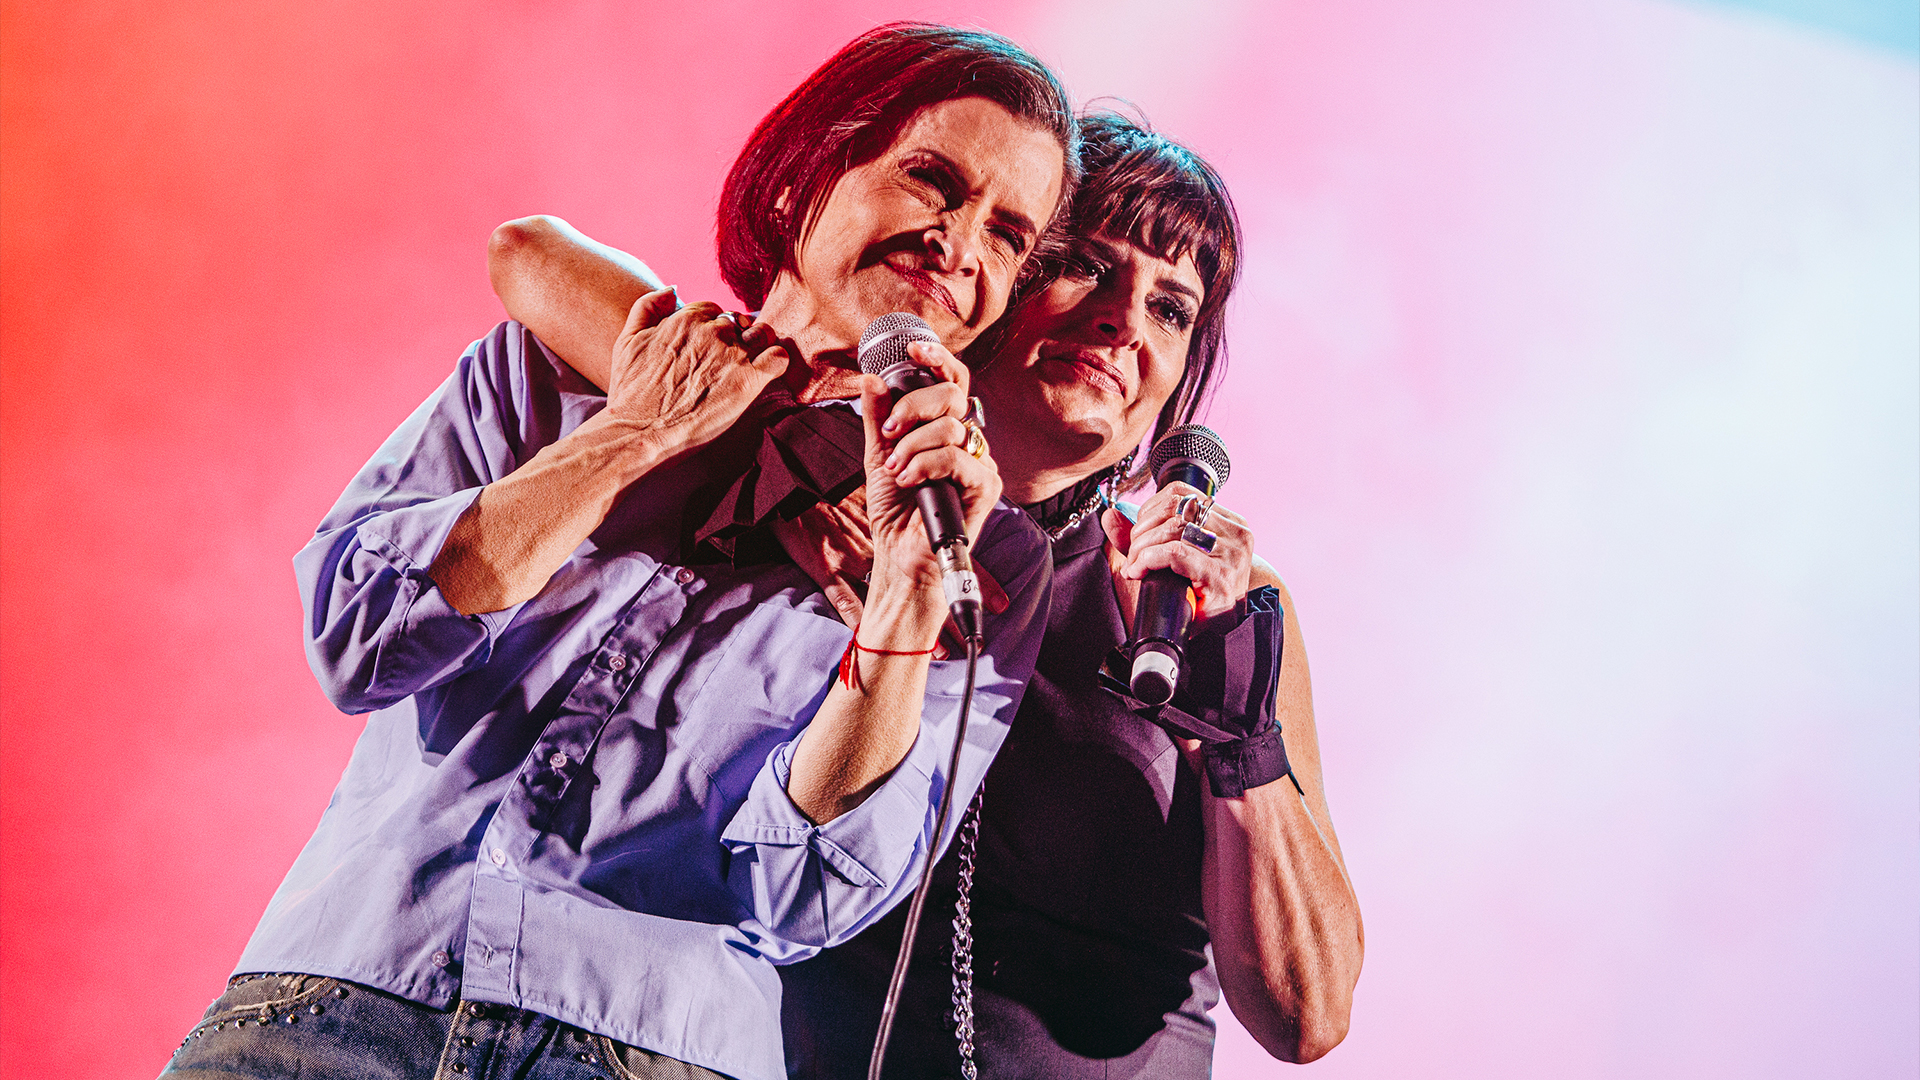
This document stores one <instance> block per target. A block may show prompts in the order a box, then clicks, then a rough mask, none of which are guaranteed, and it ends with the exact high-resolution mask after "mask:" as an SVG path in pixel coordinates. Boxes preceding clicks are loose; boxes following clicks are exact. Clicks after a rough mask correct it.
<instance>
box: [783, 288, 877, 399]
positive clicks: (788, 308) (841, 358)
mask: <svg viewBox="0 0 1920 1080" xmlns="http://www.w3.org/2000/svg"><path fill="white" fill-rule="evenodd" d="M819 315H820V312H819V309H818V308H817V306H816V305H815V304H814V303H813V301H812V298H811V297H809V296H808V295H807V293H806V291H805V290H804V289H801V288H799V287H798V284H797V283H796V282H795V281H794V280H793V277H792V275H790V274H781V275H780V277H779V278H778V279H777V280H776V281H775V282H774V285H773V290H772V291H771V292H769V293H768V294H767V302H766V303H765V304H763V305H762V306H761V308H760V321H762V322H764V323H766V324H767V325H769V326H771V327H773V328H774V330H775V332H777V333H778V334H779V335H780V344H781V345H783V346H785V348H786V350H787V356H788V357H789V362H788V364H787V374H786V376H785V378H784V381H785V382H786V384H787V388H788V389H789V390H791V391H792V392H793V396H794V397H795V398H796V399H798V400H800V401H803V402H809V401H826V400H829V399H832V398H851V397H859V396H860V364H859V361H858V360H857V359H856V356H855V353H856V351H857V350H858V348H859V345H860V339H859V330H858V329H856V330H854V331H853V332H852V333H851V334H849V333H848V331H847V330H846V328H845V327H835V326H831V325H827V324H823V323H822V322H821V320H820V317H819Z"/></svg>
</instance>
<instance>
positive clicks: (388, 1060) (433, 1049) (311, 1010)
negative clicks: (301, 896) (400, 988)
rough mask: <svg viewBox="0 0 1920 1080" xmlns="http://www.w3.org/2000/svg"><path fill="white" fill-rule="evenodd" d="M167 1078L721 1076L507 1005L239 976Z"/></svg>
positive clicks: (308, 979)
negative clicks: (447, 1002)
mask: <svg viewBox="0 0 1920 1080" xmlns="http://www.w3.org/2000/svg"><path fill="white" fill-rule="evenodd" d="M160 1075H161V1076H162V1077H170V1078H178V1080H243V1078H244V1080H283V1078H292V1077H298V1078H299V1080H427V1078H429V1077H431V1078H432V1080H726V1078H725V1077H723V1076H721V1075H720V1074H719V1073H716V1072H713V1071H712V1070H710V1069H703V1068H701V1067H700V1066H698V1065H689V1064H687V1063H686V1062H684V1061H678V1060H675V1059H673V1058H668V1057H661V1056H660V1055H658V1054H654V1053H650V1052H648V1051H646V1050H642V1049H639V1048H638V1047H632V1046H626V1045H623V1044H621V1043H616V1042H614V1041H613V1040H612V1039H609V1038H607V1037H606V1036H604V1035H595V1034H593V1033H592V1032H587V1031H582V1030H580V1029H579V1028H576V1027H572V1026H570V1025H568V1024H563V1023H561V1022H560V1021H558V1020H555V1019H554V1018H552V1017H550V1016H542V1015H541V1014H539V1013H534V1012H528V1011H527V1010H525V1009H516V1008H513V1007H512V1006H510V1005H488V1004H482V1003H481V1002H477V1001H475V1002H456V1003H455V1004H454V1006H453V1007H452V1008H449V1009H436V1008H434V1007H433V1006H431V1005H422V1004H420V1003H419V1002H416V1001H408V1000H407V999H405V998H402V997H395V996H394V995H392V994H388V993H385V992H383V991H379V990H375V989H372V988H371V987H366V986H361V985H360V984H358V983H350V982H346V981H343V980H341V979H328V978H322V977H320V976H318V975H242V976H239V977H237V978H235V979H234V980H233V981H232V982H231V983H229V984H227V992H226V993H224V994H222V995H220V997H218V998H217V999H215V1000H214V1003H213V1004H212V1005H209V1006H208V1007H207V1013H206V1015H205V1016H203V1017H201V1019H200V1022H199V1023H198V1024H196V1025H194V1028H193V1031H192V1032H191V1033H189V1034H188V1035H187V1038H186V1041H185V1042H183V1043H181V1044H180V1049H179V1050H178V1051H176V1052H175V1053H174V1055H173V1061H172V1062H171V1063H170V1064H169V1065H168V1066H167V1069H166V1071H165V1072H163V1073H161V1074H160Z"/></svg>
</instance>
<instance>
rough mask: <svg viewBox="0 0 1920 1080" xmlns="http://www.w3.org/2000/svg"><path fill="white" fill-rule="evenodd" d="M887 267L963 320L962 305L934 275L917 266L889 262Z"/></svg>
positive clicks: (955, 316)
mask: <svg viewBox="0 0 1920 1080" xmlns="http://www.w3.org/2000/svg"><path fill="white" fill-rule="evenodd" d="M885 265H886V267H887V269H889V270H892V271H893V272H894V273H896V274H899V275H900V276H901V277H902V278H904V279H906V282H907V284H909V285H911V286H913V287H914V290H915V291H917V292H919V293H921V294H922V295H924V296H927V297H928V298H930V299H932V300H933V302H934V303H936V304H939V305H940V306H941V307H943V308H946V309H947V313H948V314H950V315H952V316H953V317H954V318H956V319H960V318H961V316H960V305H959V304H958V303H956V302H955V301H954V299H953V293H952V292H950V291H948V289H947V287H946V286H945V285H942V284H940V282H938V281H936V280H935V279H934V277H933V275H932V274H929V273H927V272H926V271H925V270H922V269H920V268H919V267H917V266H902V265H900V264H899V263H895V262H888V263H886V264H885ZM961 321H963V322H964V321H965V320H964V319H961Z"/></svg>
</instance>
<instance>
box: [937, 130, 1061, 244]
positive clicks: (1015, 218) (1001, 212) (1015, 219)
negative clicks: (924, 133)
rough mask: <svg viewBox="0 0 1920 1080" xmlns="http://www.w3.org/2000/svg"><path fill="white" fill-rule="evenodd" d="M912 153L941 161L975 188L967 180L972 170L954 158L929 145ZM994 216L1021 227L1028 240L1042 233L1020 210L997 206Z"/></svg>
mask: <svg viewBox="0 0 1920 1080" xmlns="http://www.w3.org/2000/svg"><path fill="white" fill-rule="evenodd" d="M910 153H912V154H925V155H926V156H928V157H930V158H932V159H933V160H935V161H937V162H939V163H940V166H941V167H942V168H944V169H946V170H947V173H948V175H950V176H952V177H953V178H954V179H955V180H958V181H960V182H961V183H962V184H963V185H965V186H966V187H967V188H968V190H969V191H971V190H972V189H973V185H972V184H971V183H968V181H967V177H968V175H969V173H970V172H971V170H968V169H963V168H961V167H960V163H959V162H957V161H955V160H953V159H952V158H950V157H948V156H947V155H945V154H943V153H941V152H940V151H938V150H935V149H933V148H932V147H929V146H923V147H919V148H916V149H914V150H912V151H910ZM993 216H994V219H995V220H997V221H1001V222H1004V223H1006V224H1008V225H1011V226H1013V227H1014V228H1016V229H1019V230H1020V231H1021V232H1023V233H1025V234H1026V237H1027V239H1028V240H1032V239H1033V238H1034V237H1035V236H1037V235H1039V233H1040V226H1038V225H1036V224H1034V221H1033V219H1032V218H1030V217H1028V216H1027V215H1025V214H1023V213H1021V212H1020V211H1018V210H1009V209H1007V208H1006V207H995V208H994V211H993Z"/></svg>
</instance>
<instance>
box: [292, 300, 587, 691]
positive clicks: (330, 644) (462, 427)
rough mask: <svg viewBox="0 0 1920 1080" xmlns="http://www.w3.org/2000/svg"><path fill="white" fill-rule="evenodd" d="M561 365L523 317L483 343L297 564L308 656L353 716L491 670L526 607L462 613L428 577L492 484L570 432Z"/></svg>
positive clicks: (384, 448)
mask: <svg viewBox="0 0 1920 1080" xmlns="http://www.w3.org/2000/svg"><path fill="white" fill-rule="evenodd" d="M530 353H532V354H535V355H531V356H530V355H529V354H530ZM529 360H531V361H532V363H531V364H530V363H529ZM552 363H553V362H552V360H551V358H550V357H549V356H548V355H547V354H546V353H545V352H544V350H543V349H542V348H541V347H540V346H539V345H538V343H537V342H536V341H535V340H534V338H533V336H532V335H531V334H529V333H527V332H526V330H525V328H523V327H521V326H519V325H518V324H515V323H502V324H501V325H500V326H498V327H496V328H495V329H494V331H493V332H492V333H491V334H489V335H487V336H486V337H484V338H481V339H480V340H478V341H476V342H474V343H473V344H472V345H470V346H469V347H468V348H467V351H466V352H465V353H464V354H463V355H462V356H461V357H460V362H459V365H458V366H457V367H456V368H455V370H454V372H453V374H452V375H451V376H449V377H448V378H447V381H446V382H444V383H442V384H441V386H440V388H439V389H438V390H436V391H434V393H433V396H431V397H429V398H428V399H427V400H426V401H425V402H424V403H423V404H421V406H420V407H419V408H418V409H416V410H414V413H413V415H412V416H409V417H408V418H407V420H406V422H405V423H402V424H401V425H400V427H399V429H398V430H396V431H395V432H394V433H393V434H392V435H391V436H389V437H388V438H387V440H386V442H385V443H383V444H382V445H381V447H380V449H379V451H378V452H376V453H375V454H374V456H373V458H372V460H370V461H368V462H367V464H366V465H365V466H364V467H363V468H362V469H361V470H360V472H359V473H358V474H357V475H356V476H355V477H354V478H353V481H352V482H351V483H350V484H348V485H347V489H346V491H345V492H343V493H342V494H341V496H340V499H339V501H337V502H336V503H335V504H334V507H333V509H332V510H331V511H330V512H328V514H327V516H326V518H325V519H324V520H323V521H321V523H320V527H319V529H318V530H317V531H316V532H315V534H314V537H313V539H312V540H311V541H309V542H308V544H307V545H306V546H305V547H304V548H302V549H301V550H300V552H299V554H297V555H295V556H294V559H293V566H294V575H295V577H296V579H297V580H298V582H299V586H300V599H301V605H302V608H303V610H304V611H305V615H306V618H305V623H304V628H305V638H306V648H307V662H308V664H309V665H310V666H311V667H312V668H313V673H314V676H315V677H316V678H317V679H318V680H319V681H320V686H321V689H322V690H324V691H325V692H326V695H327V697H328V699H329V700H331V701H332V702H333V703H334V704H335V705H336V706H338V707H339V708H340V709H341V710H343V711H345V712H350V713H359V712H368V711H371V710H374V709H379V708H384V707H385V706H388V705H391V704H393V703H394V702H397V701H399V700H401V699H402V698H405V697H406V696H408V695H409V694H413V693H416V692H418V691H420V690H423V689H427V688H429V687H432V686H435V685H438V684H439V683H441V682H444V681H445V680H447V679H450V678H452V677H454V676H456V675H458V674H460V673H461V672H463V671H466V670H469V669H471V668H472V667H474V666H476V665H479V664H483V663H485V662H486V659H487V655H488V652H489V650H490V648H491V645H492V642H493V640H494V639H495V638H496V637H497V635H498V634H499V632H500V631H501V629H502V628H504V627H505V626H506V625H507V623H509V622H511V621H512V617H513V614H514V609H508V610H505V611H497V612H490V613H488V614H485V615H479V616H466V615H462V614H460V613H459V612H458V611H455V610H454V609H453V607H452V605H450V604H448V603H447V601H446V599H445V598H444V597H443V596H441V594H440V590H439V588H438V587H437V586H436V585H435V584H434V583H433V579H432V578H430V577H429V576H428V574H427V570H428V567H429V566H431V565H432V563H433V559H434V557H435V556H436V555H437V554H439V551H440V547H441V545H442V544H443V543H445V541H446V538H447V534H448V533H449V532H450V531H452V529H453V526H454V523H455V522H456V521H458V520H459V519H460V515H461V514H463V513H465V512H466V510H467V508H468V507H469V506H471V505H472V504H473V501H474V500H475V499H476V498H478V497H479V493H480V489H481V487H482V486H484V485H485V484H488V483H490V482H492V481H493V480H495V479H498V478H499V477H501V476H505V475H506V474H508V473H510V472H512V471H513V470H514V469H515V468H517V467H518V466H519V464H520V462H521V461H522V460H524V458H525V457H526V456H530V455H531V454H532V453H533V452H535V451H537V450H538V448H539V447H540V446H542V445H545V443H546V442H549V441H552V439H554V438H556V437H558V435H559V434H560V416H561V410H560V409H559V408H558V407H557V406H555V405H553V404H552V403H551V402H545V401H543V400H542V399H543V398H545V397H552V396H553V395H552V394H551V393H550V392H548V391H551V389H552V388H551V387H548V386H543V385H541V383H542V382H543V380H542V379H541V378H540V377H539V376H541V375H545V374H547V373H548V372H549V371H550V369H551V367H552ZM530 375H531V376H532V377H530ZM556 400H557V399H556ZM543 404H544V405H547V406H548V407H545V408H542V407H540V406H541V405H543ZM576 422H577V420H576Z"/></svg>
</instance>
